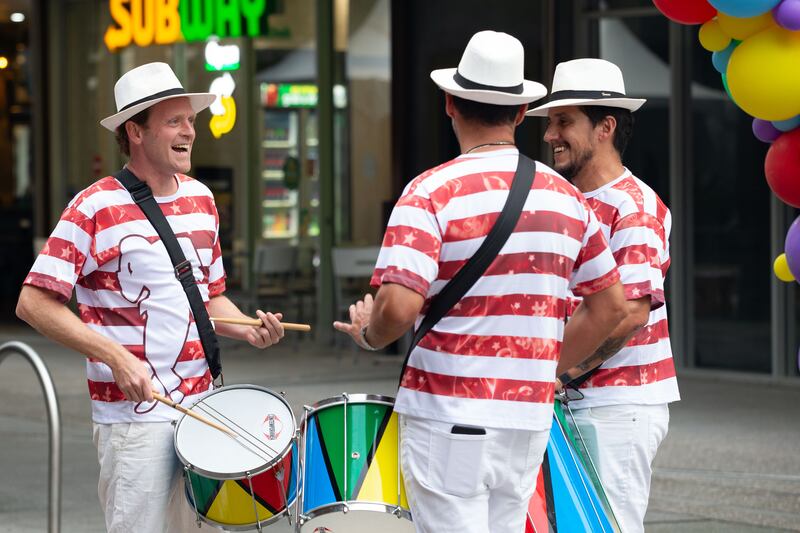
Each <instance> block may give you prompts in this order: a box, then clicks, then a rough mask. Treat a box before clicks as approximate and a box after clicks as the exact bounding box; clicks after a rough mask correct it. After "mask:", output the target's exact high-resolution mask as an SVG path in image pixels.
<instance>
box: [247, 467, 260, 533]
mask: <svg viewBox="0 0 800 533" xmlns="http://www.w3.org/2000/svg"><path fill="white" fill-rule="evenodd" d="M245 476H247V484H248V485H249V486H250V497H251V498H253V513H255V515H256V516H255V518H256V529H258V531H259V533H261V531H262V529H261V518H260V517H259V516H258V507H257V506H256V495H255V493H254V492H253V476H251V475H250V472H245Z"/></svg>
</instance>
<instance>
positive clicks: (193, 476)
mask: <svg viewBox="0 0 800 533" xmlns="http://www.w3.org/2000/svg"><path fill="white" fill-rule="evenodd" d="M191 410H192V411H193V412H195V413H196V414H199V415H201V416H203V417H204V418H206V419H209V420H211V421H213V422H215V423H216V424H218V425H221V426H223V427H225V428H227V429H228V430H229V431H231V432H232V434H233V435H235V436H234V437H231V436H229V435H226V434H225V433H223V432H221V431H219V430H217V429H214V428H212V427H209V426H207V425H205V424H203V423H201V422H199V421H197V420H196V419H194V418H191V417H188V416H184V417H183V418H181V419H180V421H179V422H178V424H177V426H176V428H175V451H176V452H177V454H178V458H179V459H180V460H181V462H182V463H183V465H184V474H185V482H186V498H187V499H188V501H189V505H191V506H192V507H193V508H194V510H195V512H196V514H197V518H198V521H199V520H203V521H204V522H207V523H209V524H211V525H213V526H218V527H223V528H225V529H226V530H231V531H236V530H252V529H258V530H259V531H261V529H262V526H265V525H267V524H270V523H273V522H275V521H276V520H278V519H280V518H281V517H282V516H283V515H285V514H286V513H287V512H288V510H289V507H290V505H292V503H293V502H294V500H295V496H296V493H297V489H296V487H297V485H296V481H297V474H296V473H297V471H298V460H297V426H296V423H295V420H294V415H293V414H292V410H291V408H290V407H289V404H288V403H287V402H286V400H284V399H283V397H281V396H280V395H278V394H276V393H274V392H272V391H270V390H269V389H265V388H263V387H258V386H255V385H233V386H228V387H223V388H221V389H218V390H216V391H214V392H212V393H210V394H208V395H207V396H205V397H204V398H203V399H201V400H200V401H198V402H197V403H195V404H194V405H193V406H192V407H191Z"/></svg>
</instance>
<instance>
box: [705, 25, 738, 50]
mask: <svg viewBox="0 0 800 533" xmlns="http://www.w3.org/2000/svg"><path fill="white" fill-rule="evenodd" d="M697 38H698V39H700V45H701V46H702V47H703V48H705V49H706V50H708V51H709V52H720V51H722V50H725V49H726V48H727V47H728V45H729V44H730V43H731V38H730V37H728V36H727V35H726V34H725V32H724V31H722V28H721V27H720V25H719V22H717V19H711V20H709V21H708V22H706V23H704V24H703V25H702V26H700V32H699V33H698V34H697Z"/></svg>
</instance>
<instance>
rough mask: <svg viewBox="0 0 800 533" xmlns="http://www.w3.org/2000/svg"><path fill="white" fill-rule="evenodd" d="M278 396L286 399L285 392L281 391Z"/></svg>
mask: <svg viewBox="0 0 800 533" xmlns="http://www.w3.org/2000/svg"><path fill="white" fill-rule="evenodd" d="M278 394H280V395H281V396H283V397H284V398H286V391H285V390H282V391H280V392H279V393H278Z"/></svg>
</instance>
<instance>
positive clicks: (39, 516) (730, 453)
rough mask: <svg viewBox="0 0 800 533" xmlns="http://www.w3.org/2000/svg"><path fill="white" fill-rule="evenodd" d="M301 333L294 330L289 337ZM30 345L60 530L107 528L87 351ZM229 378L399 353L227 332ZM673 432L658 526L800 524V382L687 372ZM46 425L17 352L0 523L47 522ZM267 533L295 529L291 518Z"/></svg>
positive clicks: (367, 364) (354, 387)
mask: <svg viewBox="0 0 800 533" xmlns="http://www.w3.org/2000/svg"><path fill="white" fill-rule="evenodd" d="M289 335H291V336H289ZM8 340H20V341H23V342H26V343H28V344H29V345H31V347H33V348H34V349H35V350H37V351H38V353H39V354H40V355H41V356H42V357H43V359H44V360H45V363H46V364H47V366H48V368H49V370H50V372H51V374H52V376H53V380H54V383H55V385H56V390H57V392H58V399H59V407H60V413H61V423H62V433H63V435H62V446H63V459H62V464H63V473H62V479H63V481H62V485H63V489H62V515H61V531H63V532H67V533H72V532H76V533H100V532H102V531H104V527H103V520H102V514H101V511H100V506H99V504H98V502H97V485H96V483H97V474H98V466H97V459H96V454H95V449H94V446H93V445H92V442H91V422H90V419H89V416H90V406H89V399H88V395H87V393H86V377H85V373H84V372H85V371H84V363H83V359H82V358H81V357H80V356H79V355H77V354H75V353H73V352H70V351H68V350H66V349H63V348H60V347H58V346H56V345H55V344H53V343H51V342H50V341H47V340H46V339H43V338H42V337H40V336H39V335H37V334H35V333H33V332H31V330H29V329H26V328H16V327H14V328H10V327H6V328H4V329H0V344H2V343H3V342H6V341H8ZM223 363H224V365H225V379H226V382H227V383H228V384H233V383H253V384H257V385H262V386H266V387H268V388H270V389H272V390H275V391H284V392H285V393H286V398H287V400H288V401H289V403H290V404H291V406H292V409H293V410H294V413H295V415H296V416H300V415H301V414H302V412H303V411H302V406H303V405H304V404H311V403H314V402H316V401H318V400H321V399H324V398H328V397H331V396H335V395H338V394H340V393H342V392H350V393H374V394H385V395H390V396H391V395H393V393H394V391H395V388H396V384H397V373H398V372H399V367H400V363H401V359H400V358H398V357H396V356H385V355H384V356H374V355H373V354H369V353H366V352H359V351H356V350H354V349H347V348H344V349H343V348H335V349H334V348H325V347H320V346H318V345H316V344H314V343H312V342H307V341H304V340H302V338H301V337H300V336H299V334H293V333H290V334H288V335H287V339H285V340H284V342H282V343H281V344H280V345H279V346H278V347H275V348H272V349H268V350H265V351H258V350H255V349H252V348H250V347H249V346H246V345H242V344H234V343H231V342H229V341H224V342H223ZM679 380H680V386H681V394H682V397H683V400H682V401H681V402H678V403H676V404H673V405H672V407H671V409H670V412H671V422H670V430H669V434H668V436H667V438H666V440H665V442H664V444H663V445H662V447H661V450H660V451H659V454H658V457H657V458H656V462H655V465H654V466H655V473H654V476H653V486H652V491H651V497H650V506H649V510H648V515H647V518H646V530H647V531H648V532H655V533H666V532H683V533H699V532H704V533H707V532H708V533H716V532H720V533H722V532H725V533H728V532H731V533H763V532H768V531H785V530H795V531H800V457H799V456H800V454H799V453H798V450H799V449H800V448H799V447H798V443H800V415H798V411H800V387H797V386H765V385H763V384H754V383H741V382H736V381H720V380H716V379H712V377H709V376H704V377H697V376H696V375H691V376H683V375H681V373H680V371H679ZM47 446H48V444H47V426H46V412H45V409H44V402H43V400H42V396H41V392H40V389H39V383H38V381H37V379H36V378H35V376H34V374H33V372H32V370H31V368H30V365H28V363H27V362H25V361H24V360H23V359H22V358H20V357H19V356H15V355H11V356H9V357H8V358H7V359H6V360H4V361H3V362H2V364H0V479H1V480H2V483H0V532H2V533H34V532H35V533H39V532H44V531H46V530H47V449H48V448H47ZM266 531H267V532H268V533H290V532H291V531H292V528H290V527H289V526H288V524H287V523H286V521H281V522H280V523H278V524H275V525H271V526H269V528H268V529H266Z"/></svg>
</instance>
